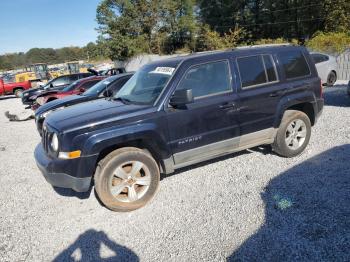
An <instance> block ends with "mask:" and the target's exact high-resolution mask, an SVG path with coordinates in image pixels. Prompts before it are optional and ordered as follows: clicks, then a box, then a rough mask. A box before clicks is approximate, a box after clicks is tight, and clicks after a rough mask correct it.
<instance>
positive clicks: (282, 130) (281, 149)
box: [272, 110, 311, 157]
mask: <svg viewBox="0 0 350 262" xmlns="http://www.w3.org/2000/svg"><path fill="white" fill-rule="evenodd" d="M298 120H301V121H302V122H304V124H305V130H306V135H305V138H304V141H303V142H302V144H301V145H300V146H299V147H298V148H297V149H292V148H291V147H290V146H289V145H287V134H289V132H288V131H287V128H288V127H289V126H290V125H292V123H294V122H295V121H298ZM287 132H288V133H287ZM289 135H290V134H289ZM310 137H311V122H310V119H309V117H308V116H307V115H306V114H305V113H304V112H301V111H297V110H287V111H286V112H285V113H284V115H283V118H282V121H281V124H280V126H279V128H278V130H277V134H276V137H275V141H274V142H273V144H272V149H273V151H275V152H276V153H277V154H279V155H280V156H283V157H294V156H297V155H299V154H301V153H302V152H303V151H304V150H305V148H306V146H307V145H308V144H309V141H310Z"/></svg>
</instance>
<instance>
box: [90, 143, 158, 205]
mask: <svg viewBox="0 0 350 262" xmlns="http://www.w3.org/2000/svg"><path fill="white" fill-rule="evenodd" d="M134 168H135V170H138V171H136V172H133V169H134ZM159 181H160V172H159V167H158V165H157V163H156V161H155V160H154V159H153V158H152V156H150V155H149V154H148V153H147V152H145V151H143V150H141V149H138V148H134V147H124V148H120V149H117V150H115V151H113V152H112V153H110V154H108V155H107V156H106V157H105V158H104V159H102V160H101V161H100V162H99V164H98V166H97V169H96V173H95V176H94V182H95V192H96V194H97V196H98V198H99V200H100V201H101V202H102V203H103V204H104V205H105V206H106V207H107V208H108V209H110V210H113V211H117V212H128V211H132V210H135V209H138V208H141V207H143V206H145V205H146V204H147V203H148V202H150V201H151V200H152V198H153V197H154V196H155V194H156V192H157V190H158V186H159ZM138 183H141V184H143V185H141V184H138ZM112 192H113V193H112Z"/></svg>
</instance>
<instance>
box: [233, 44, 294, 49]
mask: <svg viewBox="0 0 350 262" xmlns="http://www.w3.org/2000/svg"><path fill="white" fill-rule="evenodd" d="M292 45H293V44H290V43H281V44H262V45H247V46H238V47H236V48H234V49H246V48H262V47H273V46H292Z"/></svg>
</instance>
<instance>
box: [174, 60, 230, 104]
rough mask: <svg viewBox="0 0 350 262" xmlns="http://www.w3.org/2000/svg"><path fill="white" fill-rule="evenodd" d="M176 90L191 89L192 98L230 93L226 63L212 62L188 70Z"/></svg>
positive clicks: (228, 72) (227, 65) (228, 71)
mask: <svg viewBox="0 0 350 262" xmlns="http://www.w3.org/2000/svg"><path fill="white" fill-rule="evenodd" d="M177 89H192V92H193V97H194V98H200V97H204V96H208V95H215V94H221V93H226V92H229V91H232V87H231V76H230V69H229V64H228V62H227V61H219V62H212V63H207V64H202V65H198V66H194V67H192V68H190V69H189V70H188V71H187V73H186V75H185V76H184V77H183V78H182V79H181V81H180V83H179V84H178V86H177Z"/></svg>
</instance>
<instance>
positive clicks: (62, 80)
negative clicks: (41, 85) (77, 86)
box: [51, 76, 68, 86]
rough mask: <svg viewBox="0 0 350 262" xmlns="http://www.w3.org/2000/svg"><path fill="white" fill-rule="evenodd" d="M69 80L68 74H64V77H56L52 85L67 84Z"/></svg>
mask: <svg viewBox="0 0 350 262" xmlns="http://www.w3.org/2000/svg"><path fill="white" fill-rule="evenodd" d="M67 82H68V77H66V76H62V77H59V78H57V79H55V80H54V81H52V83H51V84H52V85H53V86H62V85H66V84H67Z"/></svg>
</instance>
